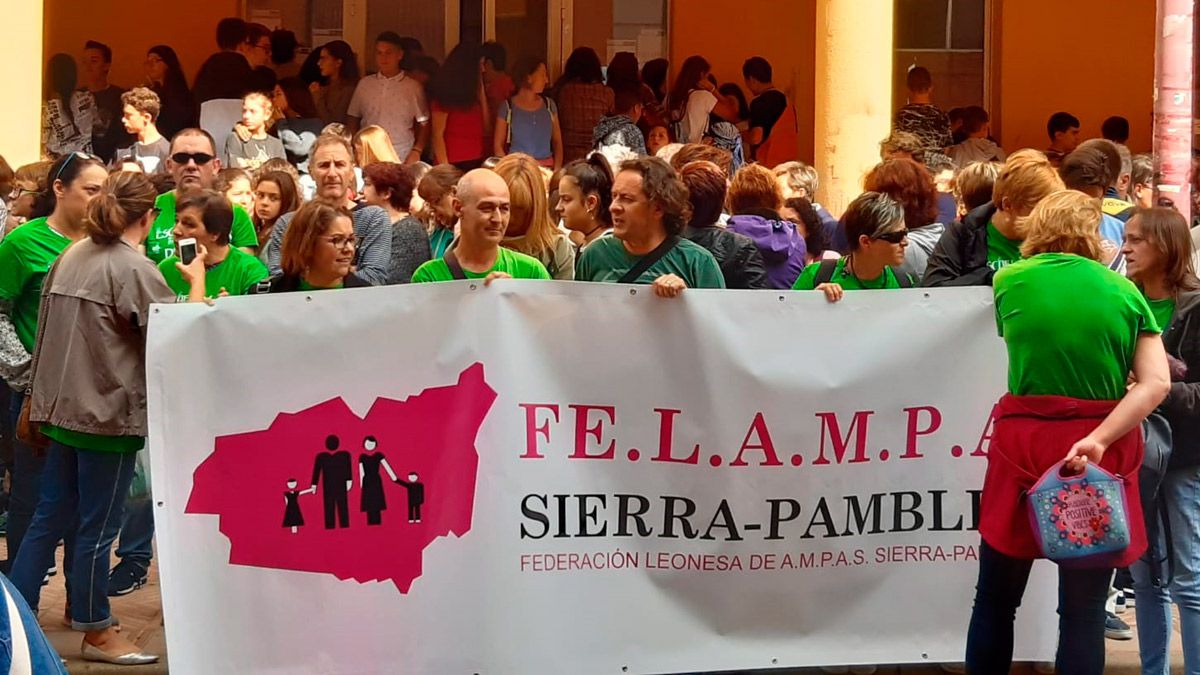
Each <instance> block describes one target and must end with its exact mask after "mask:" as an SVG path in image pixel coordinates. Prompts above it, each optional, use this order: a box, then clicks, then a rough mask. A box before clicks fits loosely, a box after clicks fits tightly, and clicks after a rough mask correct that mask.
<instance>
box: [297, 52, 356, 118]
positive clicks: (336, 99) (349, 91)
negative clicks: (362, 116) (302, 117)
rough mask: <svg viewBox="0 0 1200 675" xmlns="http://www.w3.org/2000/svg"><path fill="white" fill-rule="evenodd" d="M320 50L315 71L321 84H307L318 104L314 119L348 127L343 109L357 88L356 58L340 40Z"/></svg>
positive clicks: (348, 104)
mask: <svg viewBox="0 0 1200 675" xmlns="http://www.w3.org/2000/svg"><path fill="white" fill-rule="evenodd" d="M319 51H320V53H321V56H320V57H318V59H317V68H318V69H320V72H321V81H320V82H314V83H312V84H311V85H309V90H310V91H312V94H313V102H314V103H316V105H317V116H318V117H320V118H321V119H322V120H324V122H325V123H326V124H330V123H333V122H337V123H339V124H347V123H349V121H350V118H349V116H348V115H347V114H346V110H347V109H349V107H350V99H351V98H353V97H354V88H355V87H356V86H358V55H356V54H355V53H354V50H353V49H352V48H351V47H350V45H349V44H347V43H346V42H344V41H342V40H334V41H333V42H329V43H327V44H325V45H323V46H322V47H321V48H320V50H319Z"/></svg>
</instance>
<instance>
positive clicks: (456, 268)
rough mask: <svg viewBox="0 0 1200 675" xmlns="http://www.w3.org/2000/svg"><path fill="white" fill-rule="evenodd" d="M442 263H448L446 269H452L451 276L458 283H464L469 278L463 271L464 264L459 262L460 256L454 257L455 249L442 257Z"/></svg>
mask: <svg viewBox="0 0 1200 675" xmlns="http://www.w3.org/2000/svg"><path fill="white" fill-rule="evenodd" d="M442 262H444V263H446V267H449V268H450V276H451V277H454V279H455V280H457V281H462V280H464V279H466V278H467V273H466V272H464V271H463V266H462V263H461V262H459V261H458V256H456V255H454V249H447V250H446V254H445V255H443V256H442Z"/></svg>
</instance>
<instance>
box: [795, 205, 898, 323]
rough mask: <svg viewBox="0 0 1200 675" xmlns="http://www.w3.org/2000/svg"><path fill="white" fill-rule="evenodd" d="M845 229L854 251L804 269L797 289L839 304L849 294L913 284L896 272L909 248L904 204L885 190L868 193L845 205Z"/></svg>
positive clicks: (843, 217)
mask: <svg viewBox="0 0 1200 675" xmlns="http://www.w3.org/2000/svg"><path fill="white" fill-rule="evenodd" d="M842 226H843V227H844V228H845V230H846V238H847V239H849V241H850V253H849V254H848V255H847V256H846V257H845V258H839V259H837V260H822V261H821V262H819V263H813V264H812V265H809V266H808V267H805V268H804V271H803V272H802V273H801V274H800V278H799V279H797V280H796V284H795V285H794V286H792V290H795V291H812V290H818V291H822V292H823V293H825V299H826V300H829V302H837V301H839V300H841V299H842V296H843V295H844V292H845V291H857V290H877V289H884V288H911V287H912V286H913V280H912V278H911V277H909V276H908V275H906V274H904V273H903V272H900V271H899V270H897V269H895V268H896V267H897V266H899V265H901V264H902V263H903V262H904V249H905V247H907V246H908V230H907V229H905V227H904V207H902V206H900V203H899V202H897V201H896V200H894V199H892V198H891V197H889V196H887V195H885V194H883V193H880V192H864V193H862V194H861V195H859V196H858V197H857V198H856V199H855V200H854V201H852V202H850V206H848V207H846V213H845V215H843V216H842Z"/></svg>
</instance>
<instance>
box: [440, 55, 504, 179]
mask: <svg viewBox="0 0 1200 675" xmlns="http://www.w3.org/2000/svg"><path fill="white" fill-rule="evenodd" d="M482 63H483V56H482V53H481V49H480V47H479V46H478V45H473V44H471V43H462V44H459V45H458V46H457V47H455V48H454V49H452V50H451V51H450V54H449V55H448V56H447V57H446V62H445V63H443V64H442V67H441V68H440V69H439V70H438V73H437V75H436V76H434V78H433V80H432V81H430V83H429V98H430V111H431V113H432V117H433V135H432V137H431V140H432V143H433V159H434V162H435V163H437V164H453V165H455V166H457V167H458V168H459V170H460V171H464V172H466V171H470V170H471V169H478V168H479V167H480V166H482V165H483V160H484V158H486V157H487V154H488V151H487V148H486V147H485V145H484V139H485V138H488V133H487V132H488V131H490V129H489V124H488V123H489V121H490V116H489V114H488V102H487V94H486V92H485V90H484V86H483V75H482V72H481V71H482Z"/></svg>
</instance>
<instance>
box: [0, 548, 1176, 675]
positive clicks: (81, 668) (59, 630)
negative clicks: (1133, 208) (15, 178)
mask: <svg viewBox="0 0 1200 675" xmlns="http://www.w3.org/2000/svg"><path fill="white" fill-rule="evenodd" d="M0 549H3V540H2V539H0ZM61 554H62V548H61V547H60V548H59V555H60V556H61ZM159 591H160V587H159V585H158V566H157V565H152V566H151V568H150V582H149V584H148V585H146V586H145V587H143V588H141V589H139V590H137V591H134V592H133V593H130V594H129V595H126V596H123V597H120V598H113V602H112V606H113V614H114V615H115V616H117V617H118V618H119V619H120V620H121V629H122V632H124V633H125V634H126V635H127V636H130V637H131V638H132V639H133V641H134V642H135V643H137V644H138V645H139V646H141V647H142V648H143V649H144V650H146V651H148V652H150V653H152V654H158V655H160V656H162V657H163V658H162V659H161V660H160V662H159V663H157V664H153V665H148V666H137V667H131V666H124V667H122V666H112V665H108V664H104V663H90V662H87V661H83V660H81V659H80V658H79V644H80V641H81V639H82V635H81V634H80V633H76V632H74V631H72V630H71V629H70V628H68V627H66V626H65V625H64V624H63V622H62V617H63V610H64V608H65V601H66V597H65V591H64V589H63V582H62V577H61V574H60V575H56V576H54V577H51V579H50V584H49V585H48V586H46V587H44V588H43V589H42V602H41V605H42V607H41V614H40V620H41V624H42V626H43V628H45V630H46V634H47V635H48V636H49V637H50V641H51V642H52V643H53V644H54V647H55V649H57V650H58V652H59V654H60V655H62V657H63V658H65V659H66V660H67V668H68V670H69V671H70V672H71V673H72V675H75V674H76V673H87V674H89V675H94V674H101V673H123V674H125V675H160V674H163V673H166V672H167V665H166V653H167V645H166V634H165V632H164V629H163V617H162V605H161V603H160V596H159ZM1121 618H1122V619H1124V620H1125V621H1126V622H1127V623H1129V624H1130V626H1134V624H1135V617H1134V612H1133V610H1132V609H1130V610H1129V611H1127V612H1125V614H1123V615H1122V616H1121ZM1135 635H1136V629H1135ZM1107 644H1108V666H1107V668H1105V672H1106V673H1111V674H1114V675H1137V674H1138V673H1139V672H1141V669H1140V667H1139V663H1138V653H1137V638H1136V637H1135V638H1134V639H1133V640H1125V641H1121V642H1118V641H1114V640H1108V641H1107ZM1182 649H1183V648H1182V646H1181V644H1180V641H1179V619H1178V616H1177V617H1176V619H1175V630H1174V634H1173V644H1172V653H1173V656H1172V663H1173V665H1174V667H1173V668H1172V671H1171V672H1172V673H1173V674H1174V673H1183V655H1182ZM379 672H380V673H385V672H389V669H388V668H382V667H381V668H380V670H379ZM756 672H757V673H761V674H763V675H766V674H767V673H770V675H793V674H797V675H798V674H800V673H803V674H804V675H809V674H817V673H821V671H820V670H814V669H801V670H795V669H784V670H771V671H756ZM877 672H878V674H879V675H893V674H902V675H941V673H942V670H941V669H940V668H937V667H930V666H884V667H880V668H879V670H878V671H877ZM1012 673H1014V674H1020V675H1033V673H1034V670H1033V668H1032V667H1031V666H1029V665H1019V666H1016V667H1014V668H1013V670H1012ZM439 675H440V674H439ZM447 675H454V674H447Z"/></svg>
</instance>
